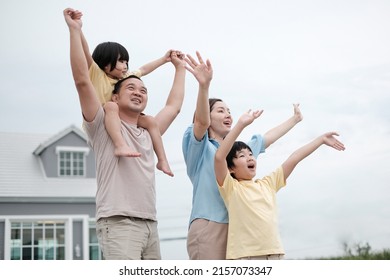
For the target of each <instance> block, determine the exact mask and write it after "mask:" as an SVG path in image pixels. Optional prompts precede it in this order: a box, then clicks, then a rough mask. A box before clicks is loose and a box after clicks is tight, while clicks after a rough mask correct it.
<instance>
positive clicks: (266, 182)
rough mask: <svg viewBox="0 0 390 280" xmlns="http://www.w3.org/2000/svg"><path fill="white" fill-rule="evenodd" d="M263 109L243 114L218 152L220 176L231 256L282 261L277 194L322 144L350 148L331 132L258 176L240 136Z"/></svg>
mask: <svg viewBox="0 0 390 280" xmlns="http://www.w3.org/2000/svg"><path fill="white" fill-rule="evenodd" d="M262 112H263V111H254V112H252V111H248V112H246V113H245V114H244V115H242V116H241V117H240V119H239V120H238V122H237V124H236V125H235V126H234V128H233V129H232V130H231V131H230V132H229V133H228V135H227V136H226V137H225V139H224V140H223V141H222V143H221V145H220V147H219V148H218V150H217V152H216V154H215V162H214V167H215V175H216V179H217V183H218V186H219V187H220V188H219V191H220V194H221V196H222V198H223V200H224V202H225V205H226V208H227V209H228V213H229V229H228V241H227V251H226V258H227V259H282V258H283V255H284V249H283V246H282V243H281V240H280V235H279V230H278V217H277V205H276V192H277V191H279V190H280V189H281V188H282V187H284V186H285V185H286V180H287V178H288V177H289V176H290V174H291V172H292V171H293V169H294V168H295V166H296V165H297V164H298V163H299V162H300V161H301V160H303V159H304V158H306V157H307V156H309V155H310V154H311V153H313V152H314V151H315V150H317V149H318V148H319V147H320V146H322V145H324V144H325V145H327V146H329V147H332V148H334V149H336V150H338V151H343V150H344V149H345V147H344V145H343V144H342V143H341V142H340V141H338V140H337V139H336V138H335V137H334V136H337V135H338V134H337V133H336V132H328V133H325V134H323V135H321V136H319V137H317V138H316V139H314V140H313V141H312V142H310V143H308V144H306V145H305V146H303V147H301V148H300V149H298V150H296V151H295V152H294V153H293V154H291V156H290V157H289V158H288V159H287V160H286V161H285V162H284V163H283V164H282V165H281V166H280V167H278V168H277V169H276V170H275V171H274V172H272V173H271V174H269V175H268V176H265V177H264V178H262V179H254V177H255V176H256V164H257V161H256V158H255V157H254V156H253V154H252V151H251V149H250V147H249V146H248V145H246V144H245V143H244V142H241V141H236V139H237V137H238V136H239V135H240V133H241V132H242V130H243V129H244V128H245V127H246V126H248V125H249V124H251V123H252V122H253V121H254V120H255V119H256V118H258V117H259V116H260V115H261V114H262Z"/></svg>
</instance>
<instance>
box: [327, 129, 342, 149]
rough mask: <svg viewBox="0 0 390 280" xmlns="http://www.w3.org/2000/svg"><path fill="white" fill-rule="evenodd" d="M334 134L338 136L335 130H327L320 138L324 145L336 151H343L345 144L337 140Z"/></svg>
mask: <svg viewBox="0 0 390 280" xmlns="http://www.w3.org/2000/svg"><path fill="white" fill-rule="evenodd" d="M334 136H339V134H338V133H337V132H328V133H325V134H324V135H323V136H322V140H323V142H324V144H325V145H327V146H329V147H332V148H333V149H336V150H338V151H344V150H345V146H344V144H343V143H341V142H340V141H339V140H337V139H336V138H335V137H334Z"/></svg>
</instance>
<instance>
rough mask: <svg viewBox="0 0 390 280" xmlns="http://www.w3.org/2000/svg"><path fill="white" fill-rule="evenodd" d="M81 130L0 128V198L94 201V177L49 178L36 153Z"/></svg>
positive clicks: (11, 199)
mask: <svg viewBox="0 0 390 280" xmlns="http://www.w3.org/2000/svg"><path fill="white" fill-rule="evenodd" d="M71 132H75V133H77V134H79V135H80V133H81V135H80V136H81V137H82V138H83V139H85V140H86V137H85V135H84V134H83V132H82V131H81V130H80V129H78V128H76V127H75V126H73V125H72V126H70V127H68V128H66V129H65V130H63V131H61V132H60V133H58V134H56V135H54V136H53V135H47V134H31V133H9V132H0V202H5V201H10V202H11V201H36V202H60V201H61V202H72V201H83V202H84V201H85V202H90V201H94V198H95V193H96V179H95V178H48V177H46V175H45V172H44V170H43V166H42V163H41V161H40V159H39V156H38V155H39V153H40V152H41V151H42V150H43V149H45V148H46V147H47V146H48V145H50V144H52V143H54V142H55V141H56V140H58V139H59V138H61V137H63V136H65V135H66V134H67V133H71Z"/></svg>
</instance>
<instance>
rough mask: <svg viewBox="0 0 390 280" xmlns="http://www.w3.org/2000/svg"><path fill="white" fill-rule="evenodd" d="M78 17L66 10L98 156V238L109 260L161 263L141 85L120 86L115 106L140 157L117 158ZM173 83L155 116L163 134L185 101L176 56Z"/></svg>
mask: <svg viewBox="0 0 390 280" xmlns="http://www.w3.org/2000/svg"><path fill="white" fill-rule="evenodd" d="M79 15H80V12H78V11H75V10H73V9H65V10H64V17H65V21H66V23H67V25H68V27H69V33H70V60H71V68H72V73H73V78H74V81H75V85H76V88H77V92H78V94H79V99H80V105H81V111H82V114H83V118H84V127H85V130H86V132H87V134H88V138H89V143H90V145H91V147H92V149H93V150H94V152H95V156H96V172H97V185H98V189H97V193H96V219H97V225H96V230H97V235H98V240H99V244H100V247H101V249H102V251H103V256H104V258H105V259H161V254H160V243H159V237H158V231H157V220H156V192H155V175H154V166H155V164H154V153H153V147H152V141H151V137H150V135H149V133H148V131H147V130H145V129H143V128H141V127H137V121H138V118H139V116H140V114H141V113H142V112H143V111H144V109H145V107H146V104H147V100H148V95H147V93H148V92H147V88H146V87H145V85H144V83H143V81H142V80H141V79H139V78H138V77H136V76H129V77H128V78H126V79H123V80H121V81H119V82H118V83H117V84H116V86H115V89H114V92H113V97H112V101H113V102H115V103H117V105H118V108H119V116H120V119H121V132H122V134H123V137H124V139H125V140H126V142H127V144H128V145H129V147H130V148H131V149H133V150H134V151H139V152H140V153H141V157H120V158H119V157H116V156H115V155H114V149H115V147H114V145H113V142H112V140H111V138H110V136H109V135H108V133H107V130H106V128H105V126H104V115H105V112H104V110H103V107H102V106H101V103H100V102H99V100H98V98H97V95H96V92H95V89H94V86H93V85H92V82H91V81H90V78H89V73H88V64H87V61H86V58H85V54H84V52H83V45H82V36H81V27H82V21H81V16H79ZM172 63H173V64H174V66H175V69H176V71H175V78H174V83H173V86H172V89H171V92H170V94H169V96H168V99H167V102H166V105H165V107H164V108H163V109H162V110H161V111H160V112H159V113H158V114H157V115H156V116H155V119H156V122H157V124H158V127H159V129H160V132H161V134H163V133H164V132H165V131H166V130H167V129H168V127H169V126H170V124H171V123H172V122H173V120H174V119H175V118H176V116H177V115H178V113H179V111H180V108H181V106H182V103H183V98H184V80H185V72H186V70H185V68H184V66H183V62H182V60H180V59H179V58H178V57H177V56H174V55H173V56H172Z"/></svg>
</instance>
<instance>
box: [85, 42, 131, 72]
mask: <svg viewBox="0 0 390 280" xmlns="http://www.w3.org/2000/svg"><path fill="white" fill-rule="evenodd" d="M92 58H93V60H94V61H95V62H96V64H97V65H98V66H99V68H100V69H102V70H103V71H104V67H106V66H107V65H111V69H110V71H112V70H114V68H115V66H116V62H117V61H118V60H125V61H127V62H128V61H129V53H128V52H127V50H126V48H125V47H124V46H122V45H121V44H119V43H116V42H104V43H100V44H99V45H97V46H96V48H95V50H94V51H93V53H92Z"/></svg>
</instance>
